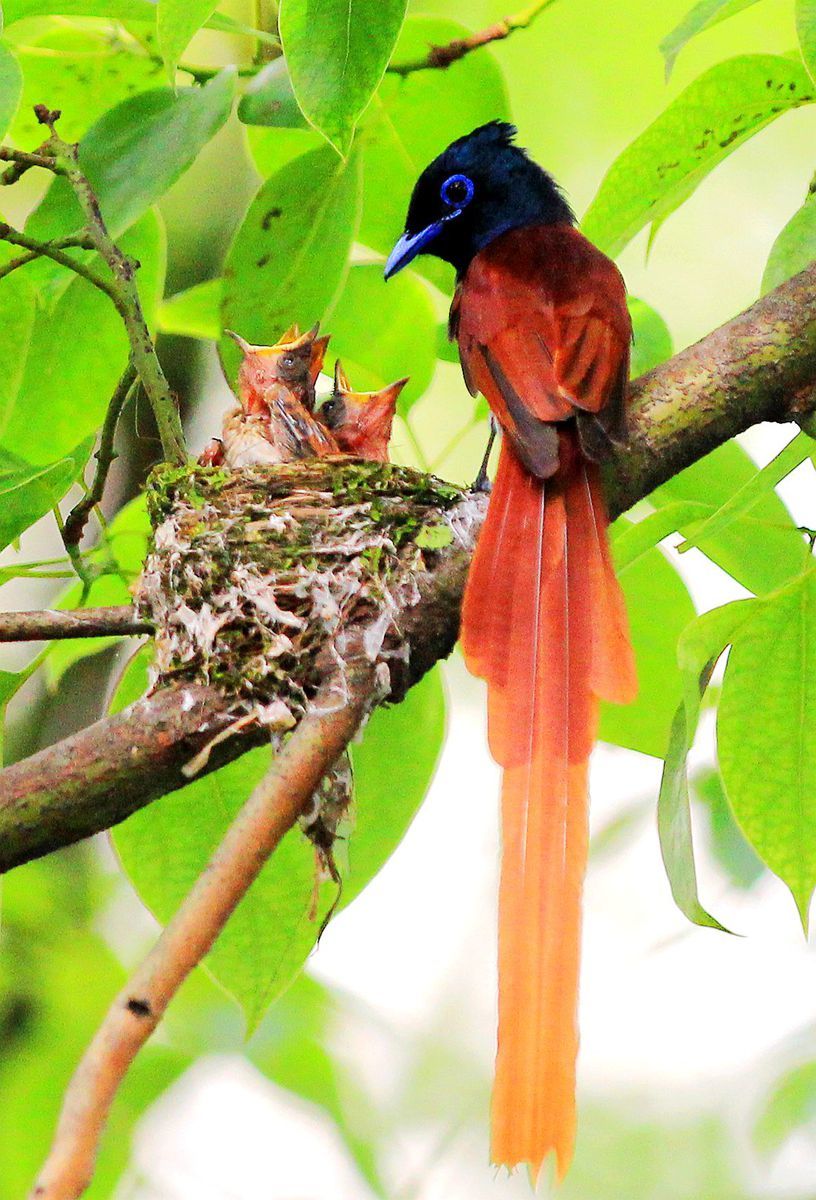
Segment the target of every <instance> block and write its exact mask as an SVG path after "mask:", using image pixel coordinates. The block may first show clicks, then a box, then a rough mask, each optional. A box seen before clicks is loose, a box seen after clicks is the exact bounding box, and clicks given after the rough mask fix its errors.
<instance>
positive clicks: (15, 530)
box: [0, 442, 91, 550]
mask: <svg viewBox="0 0 816 1200" xmlns="http://www.w3.org/2000/svg"><path fill="white" fill-rule="evenodd" d="M90 452H91V444H90V442H82V443H81V444H80V445H79V446H77V447H76V448H75V449H74V450H73V451H72V453H71V454H66V455H65V457H64V458H61V459H59V460H58V461H57V462H53V461H52V462H50V463H48V464H47V465H45V466H32V464H31V463H29V462H26V461H25V460H24V459H21V458H19V457H18V456H17V455H13V454H12V453H11V451H10V450H8V449H5V450H4V452H3V455H4V461H3V466H2V469H0V550H5V548H6V546H8V545H9V543H11V542H13V541H14V539H15V538H18V537H19V536H20V534H21V533H23V532H24V531H25V530H26V529H28V527H29V525H33V524H34V522H35V521H38V520H39V519H40V517H43V516H45V514H46V513H47V512H50V511H51V509H52V508H53V507H54V505H55V504H56V503H57V501H58V500H61V499H62V497H63V496H64V495H65V493H66V492H67V491H68V488H69V487H70V486H71V484H72V483H73V482H74V480H75V479H77V477H78V476H79V474H80V472H81V471H82V468H83V467H84V465H85V463H86V461H87V459H88V455H89V454H90Z"/></svg>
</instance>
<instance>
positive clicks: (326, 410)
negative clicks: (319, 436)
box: [323, 400, 337, 417]
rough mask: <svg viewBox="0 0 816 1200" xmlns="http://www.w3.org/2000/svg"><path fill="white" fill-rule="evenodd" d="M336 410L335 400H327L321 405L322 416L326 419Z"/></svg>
mask: <svg viewBox="0 0 816 1200" xmlns="http://www.w3.org/2000/svg"><path fill="white" fill-rule="evenodd" d="M336 408H337V401H336V400H327V401H326V403H325V404H324V405H323V415H324V416H326V417H330V416H331V415H332V413H333V412H334V410H335V409H336Z"/></svg>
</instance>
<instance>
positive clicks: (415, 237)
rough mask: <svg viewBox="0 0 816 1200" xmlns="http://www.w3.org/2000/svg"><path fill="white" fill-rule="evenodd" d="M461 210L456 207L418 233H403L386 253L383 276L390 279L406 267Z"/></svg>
mask: <svg viewBox="0 0 816 1200" xmlns="http://www.w3.org/2000/svg"><path fill="white" fill-rule="evenodd" d="M461 212H462V210H461V208H456V209H454V211H453V212H450V213H446V214H445V216H444V217H441V218H440V220H438V221H434V222H433V224H432V225H428V226H427V228H426V229H421V230H420V231H419V233H410V234H409V233H404V234H403V235H402V237H401V238H400V240H399V241H398V242H397V244H396V246H395V247H394V249H393V250H392V251H391V253H390V254H389V255H388V262H387V263H386V264H385V271H384V272H383V274H384V275H385V278H386V279H390V278H391V276H392V275H396V273H397V271H401V270H402V268H403V267H407V266H408V263H409V262H411V261H412V260H413V259H415V258H416V256H417V255H418V254H421V253H422V251H423V250H424V249H425V247H426V246H427V245H428V243H429V242H432V241H433V240H434V238H435V237H436V236H437V234H438V233H439V232H440V231H441V230H442V229H443V228H444V227H445V223H446V222H447V221H452V220H453V218H454V217H458V216H459V215H460V213H461Z"/></svg>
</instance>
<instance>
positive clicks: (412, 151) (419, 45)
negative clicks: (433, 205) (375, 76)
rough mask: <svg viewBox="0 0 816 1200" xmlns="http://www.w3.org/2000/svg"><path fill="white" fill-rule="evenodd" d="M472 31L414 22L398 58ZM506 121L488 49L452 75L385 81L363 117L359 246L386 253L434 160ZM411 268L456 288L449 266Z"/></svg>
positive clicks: (431, 20)
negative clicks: (479, 130) (480, 129)
mask: <svg viewBox="0 0 816 1200" xmlns="http://www.w3.org/2000/svg"><path fill="white" fill-rule="evenodd" d="M469 32H470V31H469V30H467V29H465V28H464V27H463V26H461V25H458V24H456V23H455V22H453V21H446V20H442V19H440V18H437V17H423V16H412V17H409V19H408V20H407V21H406V22H405V26H404V28H403V32H402V35H401V37H400V40H399V43H398V45H397V52H396V57H398V58H400V59H405V60H408V59H412V58H416V57H418V56H420V55H422V54H426V53H427V51H428V45H429V44H431V45H436V44H444V43H445V42H448V41H450V40H451V38H456V37H465V36H467V34H468V33H469ZM508 115H509V106H508V100H507V93H506V90H505V86H504V80H503V78H502V74H501V71H500V69H499V67H498V65H497V63H496V60H495V59H494V58H493V55H492V54H491V53H490V51H489V50H480V51H479V53H478V54H470V55H468V56H467V57H466V58H463V59H462V60H461V61H460V62H457V63H454V64H453V65H452V66H451V67H450V68H449V69H448V70H447V71H418V72H417V73H415V74H413V75H409V76H408V78H406V79H397V78H394V77H393V76H390V75H388V76H386V78H385V79H384V80H383V82H382V85H381V87H380V89H379V91H378V92H377V95H376V97H375V99H374V102H373V103H372V105H371V108H370V110H369V112H368V113H367V114H366V123H365V124H366V128H365V145H364V156H365V178H366V191H365V199H364V207H363V217H362V222H361V225H360V240H361V241H363V242H365V243H366V245H368V246H371V248H372V249H373V250H377V251H378V252H379V253H381V254H388V252H389V251H390V250H391V247H392V246H393V245H394V242H395V241H396V240H397V238H398V237H399V236H400V234H401V233H402V231H403V228H404V226H405V214H406V211H407V208H408V200H409V198H410V195H411V190H412V188H413V186H414V184H415V183H416V180H417V177H418V175H419V174H420V172H421V171H422V170H423V169H424V168H425V167H426V166H427V165H428V163H429V162H430V161H431V159H432V158H435V157H436V155H437V154H439V153H440V151H442V150H444V149H445V147H446V146H447V145H448V143H449V142H452V141H453V140H454V138H457V137H462V136H463V134H466V133H470V131H471V130H472V129H475V128H476V126H478V125H483V124H484V123H485V122H486V121H492V120H494V119H496V118H502V117H507V116H508ZM414 266H415V267H416V269H417V270H418V271H420V272H421V274H423V275H425V276H426V277H427V278H429V279H431V280H432V281H433V282H434V283H437V284H439V285H440V286H442V287H443V288H445V289H447V290H448V291H451V290H452V287H453V273H452V270H451V268H450V267H449V266H448V265H447V263H441V262H438V261H437V260H435V259H431V258H427V257H426V258H422V259H419V260H417V262H416V263H415V264H414Z"/></svg>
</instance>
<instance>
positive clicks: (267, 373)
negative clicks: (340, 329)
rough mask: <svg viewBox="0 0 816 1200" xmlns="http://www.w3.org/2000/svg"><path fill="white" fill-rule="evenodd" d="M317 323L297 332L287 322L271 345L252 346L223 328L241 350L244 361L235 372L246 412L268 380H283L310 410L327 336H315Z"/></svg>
mask: <svg viewBox="0 0 816 1200" xmlns="http://www.w3.org/2000/svg"><path fill="white" fill-rule="evenodd" d="M319 329H320V325H319V323H318V324H316V325H314V326H313V327H312V328H311V329H309V330H308V331H307V332H306V333H303V334H301V333H300V332H299V330H298V327H297V325H290V326H289V328H288V329H287V330H286V331H285V333H283V334H281V337H280V341H278V342H276V343H275V345H274V346H253V345H251V344H250V343H249V342H246V341H244V339H243V338H242V337H239V336H238V334H237V333H233V332H232V331H231V330H229V329H228V330H226V332H227V333H228V334H229V336H230V337H231V338H232V340H233V341H234V342H236V343H237V345H238V346H240V348H241V350H242V351H243V355H244V361H243V362H242V363H241V367H240V370H239V372H238V388H239V391H240V394H241V403H242V404H243V405H244V407H245V408H246V411H247V412H248V413H249V414H252V413H253V412H254V411H255V410H256V406H258V405H261V406H262V405H263V400H262V396H263V393H264V391H265V389H266V388H268V387H269V386H270V385H271V384H277V383H283V384H285V385H286V386H287V387H288V389H289V391H290V392H291V394H292V395H293V396H294V397H295V399H296V400H298V401H299V403H300V404H302V405H303V406H304V408H306V409H308V411H309V412H313V411H314V404H315V391H314V389H315V380H316V379H317V377H318V375H319V374H320V370H321V368H322V366H323V359H324V357H325V354H326V347H327V346H328V344H329V338H328V337H318V336H317V334H318V331H319Z"/></svg>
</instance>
